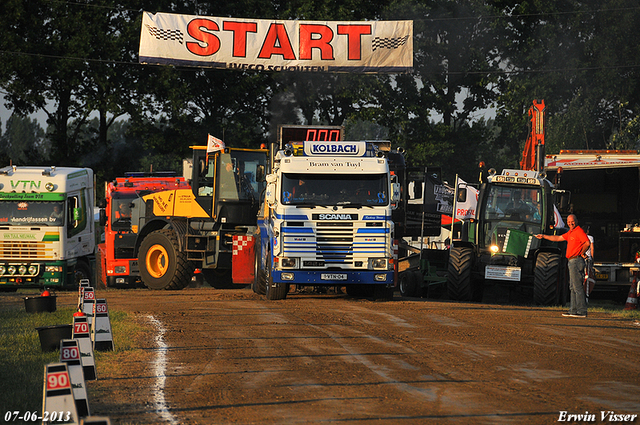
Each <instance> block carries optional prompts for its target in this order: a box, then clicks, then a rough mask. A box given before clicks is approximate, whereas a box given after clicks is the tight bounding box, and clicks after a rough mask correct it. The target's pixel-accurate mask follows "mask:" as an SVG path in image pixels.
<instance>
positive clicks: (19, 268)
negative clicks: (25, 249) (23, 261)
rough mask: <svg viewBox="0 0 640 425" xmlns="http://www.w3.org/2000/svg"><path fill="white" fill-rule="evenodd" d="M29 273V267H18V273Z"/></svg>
mask: <svg viewBox="0 0 640 425" xmlns="http://www.w3.org/2000/svg"><path fill="white" fill-rule="evenodd" d="M26 272H27V266H20V267H18V273H20V274H25V273H26Z"/></svg>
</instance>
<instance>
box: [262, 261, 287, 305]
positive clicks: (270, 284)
mask: <svg viewBox="0 0 640 425" xmlns="http://www.w3.org/2000/svg"><path fill="white" fill-rule="evenodd" d="M272 264H273V262H272V261H271V253H270V252H267V266H266V267H265V279H264V280H265V290H264V296H265V297H266V298H267V299H268V300H284V299H285V298H286V297H287V292H288V291H287V289H288V286H289V285H287V284H284V283H282V282H278V283H276V282H274V281H273V270H272V269H271V267H272Z"/></svg>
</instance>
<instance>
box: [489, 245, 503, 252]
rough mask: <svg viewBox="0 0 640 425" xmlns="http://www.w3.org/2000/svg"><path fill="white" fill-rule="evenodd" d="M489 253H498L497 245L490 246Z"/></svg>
mask: <svg viewBox="0 0 640 425" xmlns="http://www.w3.org/2000/svg"><path fill="white" fill-rule="evenodd" d="M489 251H491V253H492V254H497V253H498V251H500V248H499V247H498V245H491V246H490V247H489Z"/></svg>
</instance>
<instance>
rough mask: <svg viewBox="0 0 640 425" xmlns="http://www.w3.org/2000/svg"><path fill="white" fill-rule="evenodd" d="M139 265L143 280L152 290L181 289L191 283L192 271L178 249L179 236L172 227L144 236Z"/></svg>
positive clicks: (191, 267) (185, 255)
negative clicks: (177, 236)
mask: <svg viewBox="0 0 640 425" xmlns="http://www.w3.org/2000/svg"><path fill="white" fill-rule="evenodd" d="M138 264H139V267H140V276H141V277H142V283H144V284H145V286H146V287H147V288H149V289H154V290H160V289H168V290H176V289H182V288H184V287H186V286H187V285H189V283H191V275H192V274H193V270H194V266H193V264H192V263H191V262H189V261H188V260H187V254H186V253H184V252H180V251H179V250H178V239H177V238H176V235H175V233H174V232H173V230H171V229H161V230H156V231H155V232H152V233H150V234H149V235H147V237H146V238H144V240H143V241H142V244H140V250H139V252H138Z"/></svg>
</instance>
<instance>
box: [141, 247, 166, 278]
mask: <svg viewBox="0 0 640 425" xmlns="http://www.w3.org/2000/svg"><path fill="white" fill-rule="evenodd" d="M145 262H146V266H147V271H148V272H149V274H150V275H151V276H152V277H154V278H156V279H158V278H161V277H162V276H164V275H165V273H167V269H168V268H169V255H168V254H167V250H166V249H165V248H164V247H163V246H162V245H153V246H152V247H151V248H149V250H148V251H147V256H146V258H145Z"/></svg>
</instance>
